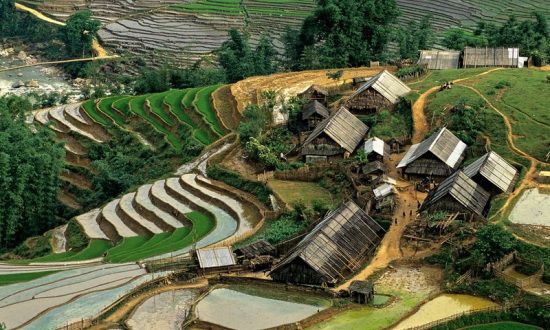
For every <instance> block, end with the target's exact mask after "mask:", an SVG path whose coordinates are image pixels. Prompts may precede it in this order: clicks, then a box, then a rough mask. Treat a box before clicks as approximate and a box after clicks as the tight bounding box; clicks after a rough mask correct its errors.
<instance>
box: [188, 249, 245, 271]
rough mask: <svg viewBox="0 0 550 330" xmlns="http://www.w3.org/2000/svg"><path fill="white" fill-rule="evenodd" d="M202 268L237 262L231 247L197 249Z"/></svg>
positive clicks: (229, 264) (224, 265)
mask: <svg viewBox="0 0 550 330" xmlns="http://www.w3.org/2000/svg"><path fill="white" fill-rule="evenodd" d="M196 256H197V260H198V261H199V267H200V268H201V269H215V268H222V267H228V266H234V265H236V264H237V261H236V260H235V255H233V252H232V251H231V249H230V248H229V247H218V248H208V249H199V250H197V251H196Z"/></svg>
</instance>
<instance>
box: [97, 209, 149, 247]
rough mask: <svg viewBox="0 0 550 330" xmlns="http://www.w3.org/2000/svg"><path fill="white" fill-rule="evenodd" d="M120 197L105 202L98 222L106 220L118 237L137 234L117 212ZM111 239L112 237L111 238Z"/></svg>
mask: <svg viewBox="0 0 550 330" xmlns="http://www.w3.org/2000/svg"><path fill="white" fill-rule="evenodd" d="M119 201H120V199H115V200H112V201H110V202H109V203H107V205H105V206H104V207H103V209H102V210H101V215H100V221H99V224H100V226H101V224H102V223H104V222H106V223H108V224H110V225H111V226H113V227H114V229H115V230H116V234H117V235H118V236H120V237H133V236H139V235H138V234H137V233H136V232H135V231H133V230H132V229H130V227H128V226H127V225H126V224H125V223H124V221H122V219H121V218H120V217H119V216H118V214H117V206H118V203H119ZM111 240H112V239H111Z"/></svg>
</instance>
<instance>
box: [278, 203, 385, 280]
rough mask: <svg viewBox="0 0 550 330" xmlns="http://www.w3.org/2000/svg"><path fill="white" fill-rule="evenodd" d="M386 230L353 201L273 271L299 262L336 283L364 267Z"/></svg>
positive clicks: (341, 208) (345, 205) (325, 221)
mask: <svg viewBox="0 0 550 330" xmlns="http://www.w3.org/2000/svg"><path fill="white" fill-rule="evenodd" d="M383 233H384V229H383V228H382V227H381V226H380V225H379V224H378V223H377V222H376V221H374V220H373V219H372V218H371V217H370V216H369V215H368V214H366V213H365V212H364V211H363V210H362V209H361V208H360V207H359V206H357V204H355V203H354V202H353V201H348V202H346V203H343V204H342V205H340V207H338V208H337V209H335V210H333V211H332V212H330V213H329V214H328V215H327V216H326V217H325V218H324V219H323V220H322V221H321V222H319V224H317V226H315V228H314V229H313V230H312V231H311V232H310V233H309V234H307V235H306V236H305V237H304V238H303V239H302V240H301V241H300V243H298V245H296V247H295V248H294V249H292V250H291V251H290V252H289V253H288V255H287V256H286V257H285V258H283V260H281V261H280V262H279V263H278V264H277V265H275V267H274V268H273V269H272V271H271V272H272V273H273V272H277V270H278V269H280V268H282V267H284V266H285V265H287V264H290V263H292V262H293V261H294V260H295V259H297V258H299V259H301V260H302V261H303V262H305V263H306V264H308V265H309V266H310V267H311V268H312V269H314V270H315V271H316V272H317V273H318V274H319V275H320V276H321V277H322V278H324V280H325V281H326V282H327V283H336V282H338V281H339V280H342V279H344V278H345V274H346V273H350V272H353V271H355V270H356V269H358V268H359V267H361V264H360V261H362V259H363V258H364V257H365V255H366V253H367V252H368V251H369V250H374V249H375V248H376V247H377V246H378V245H379V243H380V240H381V239H382V237H381V235H382V234H383Z"/></svg>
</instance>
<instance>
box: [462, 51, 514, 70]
mask: <svg viewBox="0 0 550 330" xmlns="http://www.w3.org/2000/svg"><path fill="white" fill-rule="evenodd" d="M519 57H520V56H519V48H506V47H501V48H491V47H484V48H477V47H466V48H465V49H464V59H463V66H464V67H465V68H477V67H505V68H517V67H519V66H520V59H519ZM521 64H523V63H521Z"/></svg>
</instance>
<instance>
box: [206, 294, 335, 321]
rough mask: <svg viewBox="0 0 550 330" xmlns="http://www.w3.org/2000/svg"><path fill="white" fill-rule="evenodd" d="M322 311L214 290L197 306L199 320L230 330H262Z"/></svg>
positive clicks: (306, 306)
mask: <svg viewBox="0 0 550 330" xmlns="http://www.w3.org/2000/svg"><path fill="white" fill-rule="evenodd" d="M322 309H324V307H319V306H312V305H306V304H299V303H294V302H288V301H283V300H275V299H268V298H263V297H258V296H253V295H248V294H245V293H241V292H239V291H234V290H230V289H225V288H222V289H215V290H213V291H212V292H210V294H208V296H206V297H205V298H204V299H203V300H201V301H200V302H199V303H198V305H197V315H198V317H199V319H201V320H203V321H206V322H210V323H215V324H218V325H221V326H224V327H228V328H232V329H265V328H271V327H275V326H279V325H282V324H287V323H293V322H297V321H300V320H303V319H305V318H307V317H309V316H311V315H313V314H315V313H317V312H318V311H320V310H322Z"/></svg>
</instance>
